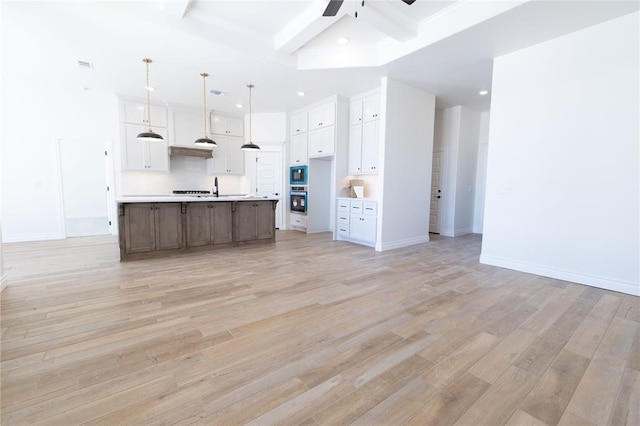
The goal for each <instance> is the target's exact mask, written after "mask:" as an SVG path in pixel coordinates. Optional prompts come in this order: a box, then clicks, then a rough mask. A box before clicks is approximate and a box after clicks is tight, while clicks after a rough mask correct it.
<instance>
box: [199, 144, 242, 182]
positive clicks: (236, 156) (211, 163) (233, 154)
mask: <svg viewBox="0 0 640 426" xmlns="http://www.w3.org/2000/svg"><path fill="white" fill-rule="evenodd" d="M214 140H215V141H216V143H217V146H216V147H215V148H214V149H213V158H212V159H209V160H207V170H208V173H209V174H223V175H224V174H227V175H241V174H244V151H243V150H241V149H240V147H241V146H242V144H243V141H242V138H240V137H237V136H222V135H221V136H219V137H217V138H214Z"/></svg>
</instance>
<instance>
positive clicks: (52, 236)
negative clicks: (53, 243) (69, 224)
mask: <svg viewBox="0 0 640 426" xmlns="http://www.w3.org/2000/svg"><path fill="white" fill-rule="evenodd" d="M65 238H66V236H65V235H64V234H62V233H60V232H52V233H47V234H26V235H4V234H3V235H2V242H3V243H26V242H30V241H48V240H64V239H65Z"/></svg>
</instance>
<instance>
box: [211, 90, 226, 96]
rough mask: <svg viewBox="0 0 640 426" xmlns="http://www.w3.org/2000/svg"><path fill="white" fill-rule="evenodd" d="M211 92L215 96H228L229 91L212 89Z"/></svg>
mask: <svg viewBox="0 0 640 426" xmlns="http://www.w3.org/2000/svg"><path fill="white" fill-rule="evenodd" d="M209 93H211V94H212V95H215V96H227V93H226V92H223V91H222V90H216V89H211V90H209Z"/></svg>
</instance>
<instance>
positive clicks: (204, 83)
mask: <svg viewBox="0 0 640 426" xmlns="http://www.w3.org/2000/svg"><path fill="white" fill-rule="evenodd" d="M200 75H201V76H202V103H203V105H204V109H203V111H202V119H203V123H204V137H205V139H206V138H207V80H206V78H207V77H208V76H209V74H207V73H206V72H203V73H202V74H200Z"/></svg>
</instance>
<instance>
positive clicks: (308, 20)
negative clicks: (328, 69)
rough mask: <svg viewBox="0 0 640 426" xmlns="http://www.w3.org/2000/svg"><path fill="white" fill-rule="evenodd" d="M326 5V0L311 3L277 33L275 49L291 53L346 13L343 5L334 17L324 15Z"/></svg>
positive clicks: (316, 0)
mask: <svg viewBox="0 0 640 426" xmlns="http://www.w3.org/2000/svg"><path fill="white" fill-rule="evenodd" d="M326 7H327V1H326V0H315V1H314V2H313V3H311V5H309V7H308V8H307V9H305V11H304V12H302V13H301V14H300V15H298V16H297V17H296V18H295V19H294V20H293V21H291V22H290V23H289V24H287V26H285V27H284V28H283V29H282V30H281V31H280V32H279V33H278V34H276V36H275V37H274V40H273V43H274V48H275V50H276V51H278V52H280V53H285V54H288V55H291V54H292V53H294V52H295V51H296V50H298V49H300V48H301V47H302V46H304V45H305V44H307V43H308V42H309V41H310V40H311V39H313V38H314V37H316V36H317V35H318V34H320V33H321V32H323V31H324V30H326V29H327V28H329V27H330V26H331V25H333V24H334V23H335V22H337V21H338V20H339V19H340V18H341V17H342V16H344V15H345V13H346V12H345V11H344V10H345V9H346V8H345V7H342V8H341V10H339V11H338V13H337V15H336V16H334V17H327V16H322V13H323V12H324V10H325V9H326Z"/></svg>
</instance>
